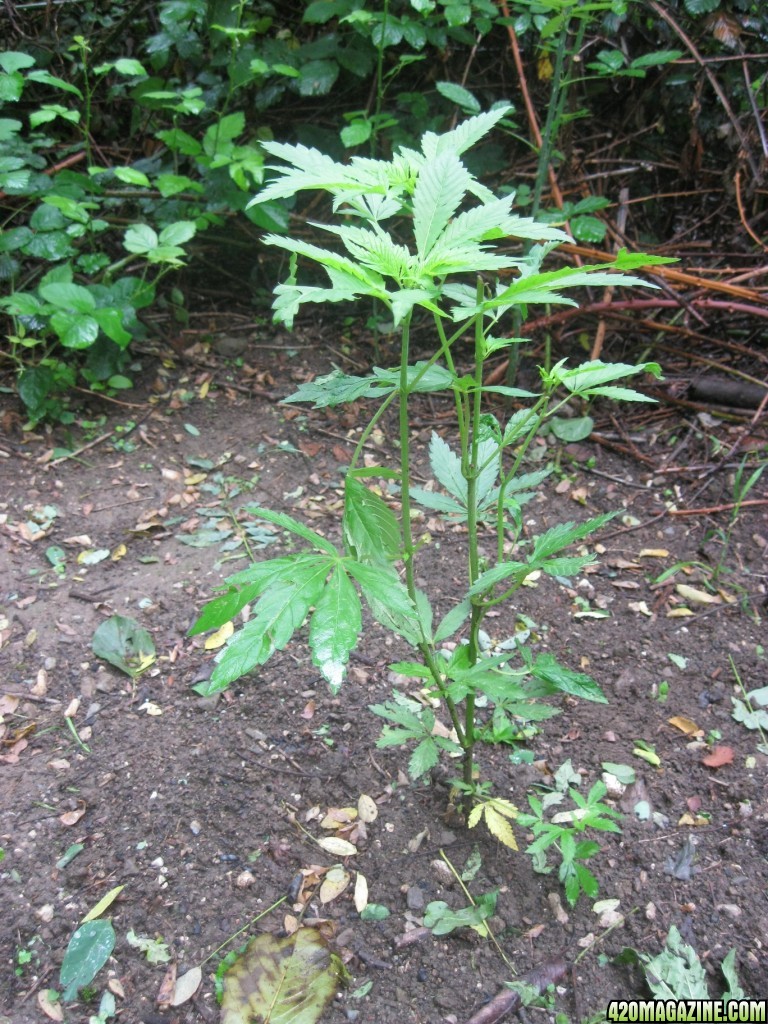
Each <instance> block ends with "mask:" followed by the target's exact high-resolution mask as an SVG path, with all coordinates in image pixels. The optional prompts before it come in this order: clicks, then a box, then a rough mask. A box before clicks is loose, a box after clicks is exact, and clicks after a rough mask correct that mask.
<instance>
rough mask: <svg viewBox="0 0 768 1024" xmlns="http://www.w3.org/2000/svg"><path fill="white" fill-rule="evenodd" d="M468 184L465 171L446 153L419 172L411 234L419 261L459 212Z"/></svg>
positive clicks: (459, 163) (429, 161)
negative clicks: (412, 234) (412, 233)
mask: <svg viewBox="0 0 768 1024" xmlns="http://www.w3.org/2000/svg"><path fill="white" fill-rule="evenodd" d="M469 182H470V174H469V171H468V170H467V169H466V167H465V166H464V164H462V162H461V160H459V158H458V156H457V155H456V154H455V153H452V152H450V151H445V152H443V153H442V154H440V155H439V156H435V157H434V158H433V159H428V160H427V163H426V164H425V165H424V167H422V168H421V171H420V173H419V178H418V181H417V183H416V189H415V190H414V194H413V230H414V236H415V239H416V249H417V251H418V254H419V257H420V258H421V259H425V258H426V256H427V255H428V253H429V251H430V249H432V247H433V245H434V244H435V242H436V241H437V239H438V238H439V236H440V234H441V232H442V231H443V229H444V228H445V226H446V225H447V224H448V221H449V220H450V219H451V217H452V216H453V214H454V213H455V212H456V210H457V209H458V208H459V205H460V203H461V201H462V199H463V198H464V195H465V193H466V191H467V188H468V185H469Z"/></svg>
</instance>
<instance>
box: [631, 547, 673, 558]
mask: <svg viewBox="0 0 768 1024" xmlns="http://www.w3.org/2000/svg"><path fill="white" fill-rule="evenodd" d="M668 556H669V552H668V551H667V549H666V548H643V550H642V551H641V552H640V554H639V555H638V556H637V557H638V558H667V557H668Z"/></svg>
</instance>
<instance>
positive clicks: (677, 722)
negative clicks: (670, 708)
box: [667, 715, 704, 736]
mask: <svg viewBox="0 0 768 1024" xmlns="http://www.w3.org/2000/svg"><path fill="white" fill-rule="evenodd" d="M667 721H668V722H669V724H670V725H674V727H675V728H676V729H679V730H680V732H684V733H685V735H686V736H703V735H704V730H703V729H700V728H699V727H698V725H696V723H695V722H692V721H691V720H690V718H685V717H684V716H683V715H675V716H674V718H668V719H667Z"/></svg>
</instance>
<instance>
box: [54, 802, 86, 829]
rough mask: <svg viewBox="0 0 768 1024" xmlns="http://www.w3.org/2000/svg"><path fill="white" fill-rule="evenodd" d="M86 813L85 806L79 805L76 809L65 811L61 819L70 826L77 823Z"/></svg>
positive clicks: (63, 823) (62, 822)
mask: <svg viewBox="0 0 768 1024" xmlns="http://www.w3.org/2000/svg"><path fill="white" fill-rule="evenodd" d="M84 814H85V807H78V809H77V810H76V811H65V813H64V814H62V815H61V816H60V818H59V821H60V822H61V824H62V825H66V826H67V827H69V826H71V825H76V824H77V823H78V821H80V819H81V818H82V816H83V815H84Z"/></svg>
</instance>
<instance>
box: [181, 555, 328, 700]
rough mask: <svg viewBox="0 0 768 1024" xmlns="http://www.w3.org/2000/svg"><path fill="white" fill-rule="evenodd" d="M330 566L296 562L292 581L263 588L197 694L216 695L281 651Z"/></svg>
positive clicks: (318, 559) (317, 559)
mask: <svg viewBox="0 0 768 1024" xmlns="http://www.w3.org/2000/svg"><path fill="white" fill-rule="evenodd" d="M333 565H334V563H333V562H332V561H331V560H329V559H328V558H327V557H323V556H321V555H314V556H308V557H306V558H304V559H296V560H295V561H294V564H293V574H292V578H291V579H290V580H285V579H281V578H278V580H277V581H276V582H273V583H272V584H271V585H270V586H269V587H268V588H267V590H266V591H265V592H264V593H263V594H262V596H261V597H260V598H259V601H258V603H257V604H256V606H255V608H254V611H253V617H252V618H251V619H250V620H249V621H248V622H247V623H246V624H245V625H244V626H243V628H242V629H241V630H240V631H239V632H237V633H235V635H234V636H233V637H232V639H231V640H230V642H229V644H228V646H227V647H226V648H225V650H224V651H223V652H222V654H221V657H220V660H219V661H218V663H217V664H216V667H215V668H214V670H213V673H212V675H211V678H210V679H209V680H208V682H207V683H204V684H201V687H197V688H196V689H197V692H198V693H202V694H203V696H211V695H212V694H214V693H218V692H219V691H221V690H224V689H226V688H227V686H229V684H230V683H233V682H234V681H235V680H236V679H240V678H241V677H242V676H244V675H246V674H247V673H248V672H251V671H252V670H253V669H254V668H256V666H257V665H263V664H264V663H265V662H266V661H268V660H269V658H271V657H272V655H273V654H274V653H275V651H279V650H282V649H283V648H284V647H285V645H286V644H287V643H288V641H289V640H290V639H291V637H292V636H293V634H294V632H295V631H296V630H297V629H298V628H299V627H300V626H301V624H302V623H303V622H304V619H305V618H306V616H307V612H308V611H309V609H310V607H311V606H312V605H314V604H316V603H317V601H318V600H319V598H320V595H321V593H322V590H323V586H324V584H325V580H326V577H327V576H328V573H329V572H330V571H331V569H332V568H333Z"/></svg>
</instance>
